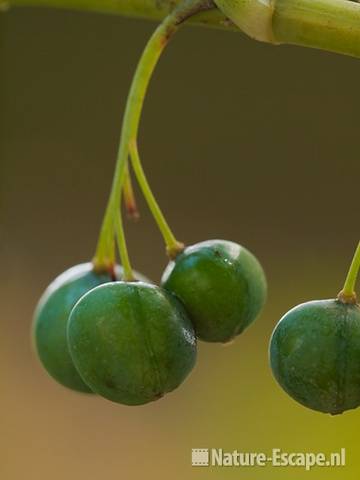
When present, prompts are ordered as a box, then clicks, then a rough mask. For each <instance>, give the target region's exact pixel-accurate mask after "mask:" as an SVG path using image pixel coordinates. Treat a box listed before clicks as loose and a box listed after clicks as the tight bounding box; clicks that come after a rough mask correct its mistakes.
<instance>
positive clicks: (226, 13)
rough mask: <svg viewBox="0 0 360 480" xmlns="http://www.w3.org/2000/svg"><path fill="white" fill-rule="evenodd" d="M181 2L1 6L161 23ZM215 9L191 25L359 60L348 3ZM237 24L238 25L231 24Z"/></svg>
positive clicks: (24, 1)
mask: <svg viewBox="0 0 360 480" xmlns="http://www.w3.org/2000/svg"><path fill="white" fill-rule="evenodd" d="M180 1H181V0H0V6H2V5H3V6H4V7H5V6H8V7H12V6H34V7H35V6H43V7H56V8H66V9H74V10H88V11H97V12H107V13H113V14H121V15H127V16H132V17H141V18H149V19H155V20H161V19H163V18H164V17H166V16H167V15H168V14H169V12H171V11H172V10H173V9H174V7H176V6H177V5H178V4H179V3H180ZM214 1H215V3H216V4H217V6H218V7H219V8H214V9H212V10H210V11H207V12H200V13H199V14H197V15H195V16H194V17H193V18H191V19H190V23H195V24H198V25H204V26H208V27H215V28H223V29H227V30H237V31H239V29H240V30H242V31H244V32H245V33H246V34H247V35H249V36H250V37H253V38H256V39H258V40H263V41H266V42H270V43H278V44H280V43H290V44H294V45H301V46H305V47H312V48H318V49H322V50H328V51H330V52H336V53H342V54H344V55H351V56H354V57H360V4H359V3H357V2H355V1H350V0H214ZM236 25H237V26H236Z"/></svg>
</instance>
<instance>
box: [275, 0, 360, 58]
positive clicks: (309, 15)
mask: <svg viewBox="0 0 360 480" xmlns="http://www.w3.org/2000/svg"><path fill="white" fill-rule="evenodd" d="M273 32H274V36H275V38H276V40H277V41H278V42H280V43H292V44H295V45H302V46H305V47H313V48H318V49H322V50H329V51H331V52H337V53H342V54H345V55H351V56H354V57H360V4H359V3H355V2H352V1H349V0H277V2H276V9H275V11H274V15H273Z"/></svg>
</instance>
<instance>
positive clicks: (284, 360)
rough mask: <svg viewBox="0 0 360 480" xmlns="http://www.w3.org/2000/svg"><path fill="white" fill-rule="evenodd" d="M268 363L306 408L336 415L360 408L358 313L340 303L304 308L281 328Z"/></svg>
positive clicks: (295, 311)
mask: <svg viewBox="0 0 360 480" xmlns="http://www.w3.org/2000/svg"><path fill="white" fill-rule="evenodd" d="M270 362H271V368H272V370H273V373H274V376H275V378H276V380H277V381H278V382H279V384H280V385H281V386H282V388H283V389H284V390H285V391H286V392H287V393H288V394H289V395H290V396H291V397H292V398H294V399H295V400H297V401H298V402H299V403H301V404H302V405H305V406H306V407H309V408H312V409H314V410H318V411H320V412H324V413H331V414H333V415H335V414H338V413H342V412H344V411H345V410H349V409H352V408H356V407H358V406H359V405H360V308H359V306H358V305H356V304H346V303H343V302H341V301H340V300H319V301H312V302H308V303H304V304H302V305H298V306H297V307H295V308H293V309H292V310H290V311H289V312H288V313H287V314H286V315H285V316H284V317H283V318H282V319H281V320H280V322H279V323H278V324H277V326H276V328H275V330H274V333H273V335H272V338H271V343H270Z"/></svg>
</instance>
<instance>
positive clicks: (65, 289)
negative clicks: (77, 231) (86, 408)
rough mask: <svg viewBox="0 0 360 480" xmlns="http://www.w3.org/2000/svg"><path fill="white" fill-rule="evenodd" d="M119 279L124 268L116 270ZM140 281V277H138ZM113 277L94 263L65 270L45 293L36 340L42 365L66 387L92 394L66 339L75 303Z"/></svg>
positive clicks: (36, 323) (36, 319)
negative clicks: (79, 372)
mask: <svg viewBox="0 0 360 480" xmlns="http://www.w3.org/2000/svg"><path fill="white" fill-rule="evenodd" d="M116 276H117V278H121V276H122V269H121V268H120V267H117V269H116ZM137 278H141V276H139V274H137ZM111 281H112V278H111V277H110V275H109V274H107V273H102V274H100V273H96V272H94V269H93V265H92V263H83V264H80V265H76V266H75V267H72V268H70V269H69V270H66V271H65V272H64V273H62V274H61V275H59V276H58V277H57V278H56V279H55V280H54V281H53V282H52V283H51V284H50V285H49V287H48V288H47V289H46V290H45V292H44V294H43V295H42V297H41V299H40V301H39V303H38V306H37V308H36V311H35V315H34V322H33V337H34V343H35V347H36V350H37V353H38V356H39V358H40V361H41V363H42V364H43V366H44V367H45V369H46V370H47V371H48V373H49V374H50V375H51V376H52V377H53V378H54V379H55V380H57V381H58V382H59V383H61V384H62V385H64V386H65V387H68V388H71V389H72V390H77V391H79V392H86V393H91V390H90V388H89V387H88V386H87V385H86V384H85V383H84V382H83V381H82V379H81V377H80V375H79V374H78V372H77V370H76V369H75V367H74V364H73V362H72V360H71V357H70V353H69V349H68V345H67V337H66V328H67V322H68V319H69V315H70V312H71V310H72V308H73V307H74V305H75V303H76V302H77V301H78V300H79V299H80V298H81V297H82V296H83V295H84V294H85V293H87V292H88V291H89V290H91V289H92V288H94V287H97V286H98V285H101V284H103V283H106V282H111Z"/></svg>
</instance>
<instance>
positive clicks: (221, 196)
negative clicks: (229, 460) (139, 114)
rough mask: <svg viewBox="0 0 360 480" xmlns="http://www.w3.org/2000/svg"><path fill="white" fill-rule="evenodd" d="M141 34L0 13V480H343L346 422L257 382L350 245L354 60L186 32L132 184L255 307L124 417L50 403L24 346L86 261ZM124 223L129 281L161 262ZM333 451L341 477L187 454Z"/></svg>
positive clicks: (351, 458)
mask: <svg viewBox="0 0 360 480" xmlns="http://www.w3.org/2000/svg"><path fill="white" fill-rule="evenodd" d="M153 29H154V23H151V22H146V21H139V20H131V19H125V18H121V17H115V16H113V17H112V16H105V15H97V14H85V13H70V12H64V11H55V10H53V11H50V10H42V9H36V10H35V9H34V10H30V9H18V10H13V11H10V12H8V13H6V14H2V15H0V32H1V33H0V35H1V47H0V48H1V52H0V65H1V70H0V71H1V73H0V122H1V125H0V154H1V156H0V169H1V172H0V175H1V177H0V181H1V192H0V193H1V197H0V200H1V203H0V208H1V210H0V216H1V217H0V218H1V230H0V256H1V267H2V275H1V280H0V282H1V290H0V292H1V293H0V296H1V316H0V318H1V330H0V365H1V367H0V372H1V377H0V378H1V379H0V384H1V400H0V478H1V480H23V479H26V480H33V479H34V480H35V479H36V480H45V479H46V480H47V479H49V478H51V479H53V480H60V479H61V480H63V479H69V480H70V479H71V480H72V479H78V480H85V479H86V480H93V479H94V480H95V479H99V478H105V479H107V480H117V479H120V478H124V479H139V480H140V479H142V478H147V479H149V480H150V479H159V478H161V479H162V478H164V479H165V478H173V479H176V480H178V479H179V480H180V479H184V478H190V479H198V478H199V479H204V478H206V479H207V478H209V479H210V478H246V479H265V478H266V479H275V478H276V479H288V478H289V479H290V478H291V479H295V480H296V479H303V478H304V479H305V478H310V477H311V478H316V479H322V478H324V479H325V478H326V479H333V478H341V479H353V478H355V475H356V472H358V471H359V467H360V455H359V453H360V443H359V426H360V410H358V411H353V412H349V413H346V414H344V415H342V416H339V417H335V418H331V417H330V416H325V415H322V414H319V413H315V412H312V411H310V410H306V409H305V408H303V407H301V406H299V405H297V404H296V403H295V402H293V401H292V400H291V399H290V398H289V397H287V396H286V395H285V394H284V393H283V392H282V391H281V390H280V388H279V387H278V386H277V384H276V383H275V381H274V380H273V379H272V377H271V373H270V370H269V367H268V362H267V344H268V339H269V336H270V334H271V330H272V328H273V326H274V325H275V323H276V322H277V321H278V319H279V318H280V317H281V315H282V314H283V313H284V312H285V311H286V310H287V309H289V308H290V307H291V306H293V305H295V304H297V303H300V302H302V301H306V300H311V299H315V298H327V297H331V296H334V295H335V294H336V293H337V292H338V290H339V289H340V287H341V284H342V282H343V279H344V276H345V273H346V270H347V268H348V264H349V262H350V259H351V256H352V254H353V250H354V248H355V245H356V242H357V241H358V238H359V216H358V212H359V210H358V202H359V174H360V164H359V119H358V111H359V108H360V91H359V78H360V61H359V60H357V59H352V58H346V57H341V56H337V55H334V54H329V53H325V52H318V51H312V50H306V49H302V48H297V47H287V46H281V47H271V46H267V45H263V44H260V43H256V42H254V41H251V40H249V39H247V38H245V37H244V36H243V35H241V34H236V33H227V32H223V31H216V30H206V29H203V28H195V27H187V28H184V29H183V31H182V32H181V33H180V34H179V35H178V36H177V38H176V39H175V40H174V41H173V42H172V43H171V45H170V46H169V48H168V50H167V51H166V53H165V55H164V57H163V58H162V60H161V62H160V65H159V68H158V70H157V71H156V73H155V76H154V79H153V82H152V84H151V88H150V91H149V96H148V98H147V100H146V105H145V111H144V116H143V120H142V126H141V133H140V138H141V139H140V148H141V153H142V157H143V161H144V164H145V167H146V169H147V171H148V173H149V177H150V179H151V181H152V185H153V188H154V191H155V192H156V194H157V195H158V199H159V201H160V202H161V204H162V206H163V208H164V211H165V213H166V214H167V216H168V219H169V221H170V223H171V224H172V226H173V227H174V230H175V232H176V233H177V235H178V236H179V237H180V238H181V239H182V240H184V241H185V242H186V243H188V244H191V243H193V242H196V241H200V240H205V239H209V238H226V239H231V240H234V241H237V242H239V243H242V244H244V245H245V246H247V247H248V248H250V249H251V250H252V251H253V252H254V253H256V255H257V256H258V257H259V258H260V260H261V261H262V262H263V265H264V267H265V269H266V271H267V275H268V280H269V301H268V305H267V307H266V309H265V311H264V313H263V315H262V316H261V318H259V319H258V320H257V322H256V324H254V325H253V326H252V327H251V328H249V329H248V330H247V331H246V332H245V333H244V334H243V335H242V336H241V337H239V338H238V339H237V340H236V342H235V343H234V344H232V345H231V346H228V347H222V346H218V345H207V344H204V343H201V344H200V345H199V357H198V364H197V366H196V369H195V370H194V372H193V374H192V375H191V377H190V378H189V379H188V380H187V381H186V383H185V384H184V385H183V386H182V388H179V389H178V390H177V391H176V392H175V393H173V394H171V395H168V396H167V397H165V398H164V399H162V400H161V401H159V402H157V403H154V404H150V405H147V406H144V407H137V408H129V407H123V406H120V405H116V404H112V403H110V402H108V401H105V400H101V399H98V398H88V397H86V396H81V395H77V394H75V393H73V392H70V391H67V390H65V389H63V388H62V387H60V386H58V385H57V384H56V383H55V382H53V381H52V380H51V379H50V378H49V377H48V376H47V375H46V374H45V373H44V371H43V370H42V369H41V367H40V366H39V364H38V362H37V360H36V358H35V356H34V354H33V352H32V350H31V344H30V334H29V331H30V325H31V317H32V313H33V309H34V306H35V304H36V302H37V300H38V298H39V296H40V294H41V292H42V290H43V289H44V288H45V286H46V285H47V284H48V283H49V282H50V281H51V280H52V279H53V278H54V277H55V276H56V275H57V274H59V273H60V272H62V271H63V270H65V269H66V268H68V267H69V266H71V265H73V264H76V263H80V262H82V261H86V260H87V259H89V258H90V257H91V256H92V254H93V250H94V247H95V243H96V238H97V233H98V229H99V225H100V222H101V217H102V213H103V209H104V206H105V202H106V199H107V195H108V191H109V186H110V182H111V178H112V172H113V167H114V159H115V153H116V149H117V141H118V135H119V129H120V124H121V118H122V112H123V107H124V104H125V99H126V95H127V90H128V88H129V83H130V80H131V76H132V73H133V71H134V68H135V65H136V62H137V60H138V57H139V55H140V53H141V50H142V48H143V46H144V44H145V42H146V40H147V38H148V37H149V35H150V33H151V31H152V30H153ZM140 206H141V212H142V218H141V222H139V223H138V224H136V225H128V226H127V233H128V238H129V243H130V251H131V255H132V258H133V262H134V265H135V266H136V268H137V269H138V270H140V271H142V272H144V273H145V274H146V275H148V276H150V277H151V278H153V279H154V280H158V279H159V277H160V275H161V272H162V269H163V268H164V266H165V263H166V259H165V256H164V254H163V247H162V243H161V239H160V236H159V234H158V232H157V230H156V228H155V227H154V225H153V222H152V220H151V218H150V216H149V214H148V211H147V209H146V206H145V205H144V204H143V202H140ZM201 447H202V448H205V447H213V448H224V449H225V450H234V449H238V450H242V451H266V452H268V451H270V450H271V448H276V447H279V448H282V449H284V450H285V451H286V450H287V451H315V452H317V451H321V452H331V451H334V450H338V449H340V448H341V447H346V448H347V463H348V464H347V466H346V467H345V468H342V469H339V468H338V469H336V468H333V469H328V468H327V469H325V468H323V469H321V468H317V469H314V470H312V471H311V472H305V471H304V470H302V469H296V468H283V469H276V468H271V467H266V468H265V469H264V468H248V469H246V470H240V471H239V470H238V469H236V468H229V469H206V468H197V469H196V468H192V467H191V465H190V452H191V448H201Z"/></svg>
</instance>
